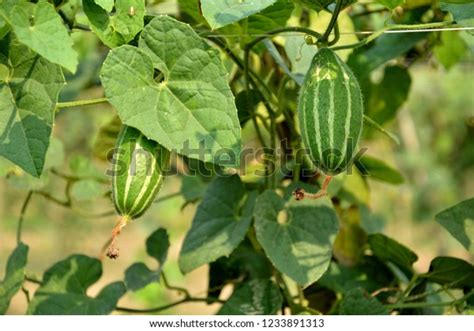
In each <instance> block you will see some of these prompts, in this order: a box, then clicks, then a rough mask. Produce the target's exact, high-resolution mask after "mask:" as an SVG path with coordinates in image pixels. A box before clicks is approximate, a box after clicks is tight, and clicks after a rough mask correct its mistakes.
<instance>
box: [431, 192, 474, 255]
mask: <svg viewBox="0 0 474 331" xmlns="http://www.w3.org/2000/svg"><path fill="white" fill-rule="evenodd" d="M436 222H438V223H439V224H441V226H443V227H444V228H445V229H446V230H447V231H448V232H449V233H450V234H451V235H452V236H453V237H454V238H456V239H457V241H459V242H460V243H461V244H462V245H463V246H464V247H466V249H467V250H468V251H469V252H471V253H473V254H474V198H471V199H468V200H465V201H462V202H460V203H458V204H457V205H455V206H453V207H451V208H448V209H446V210H443V211H442V212H440V213H439V214H437V215H436Z"/></svg>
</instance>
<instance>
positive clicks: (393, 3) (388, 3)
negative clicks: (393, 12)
mask: <svg viewBox="0 0 474 331" xmlns="http://www.w3.org/2000/svg"><path fill="white" fill-rule="evenodd" d="M375 1H377V2H378V3H380V4H381V5H382V6H385V7H387V8H388V9H394V8H395V7H397V6H400V5H402V4H403V3H404V2H405V0H375Z"/></svg>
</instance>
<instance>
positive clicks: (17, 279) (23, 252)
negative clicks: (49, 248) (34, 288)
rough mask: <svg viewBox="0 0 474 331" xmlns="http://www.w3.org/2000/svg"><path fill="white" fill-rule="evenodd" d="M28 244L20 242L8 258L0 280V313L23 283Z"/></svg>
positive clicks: (4, 310) (2, 312)
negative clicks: (3, 275) (0, 280)
mask: <svg viewBox="0 0 474 331" xmlns="http://www.w3.org/2000/svg"><path fill="white" fill-rule="evenodd" d="M27 255H28V246H26V245H24V244H22V243H20V244H19V245H18V247H17V248H15V250H14V251H13V253H12V254H11V255H10V257H9V258H8V262H7V269H6V271H5V278H4V279H3V281H2V282H0V314H5V312H6V311H7V309H8V306H9V305H10V301H11V299H12V298H13V296H14V295H15V294H16V292H18V291H19V290H20V288H21V286H22V285H23V280H24V278H25V266H26V261H27Z"/></svg>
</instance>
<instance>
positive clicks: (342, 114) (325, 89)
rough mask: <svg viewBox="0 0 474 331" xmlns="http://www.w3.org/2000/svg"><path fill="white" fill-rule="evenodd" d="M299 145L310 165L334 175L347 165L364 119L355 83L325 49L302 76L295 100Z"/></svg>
mask: <svg viewBox="0 0 474 331" xmlns="http://www.w3.org/2000/svg"><path fill="white" fill-rule="evenodd" d="M298 114H299V123H300V131H301V135H302V137H303V143H304V144H305V146H306V148H307V149H308V150H309V154H310V157H311V159H312V161H313V163H314V164H315V165H316V167H318V168H319V169H320V170H321V171H322V172H324V173H325V174H326V175H330V176H334V175H337V174H338V173H341V172H342V171H344V170H345V169H346V168H347V167H348V165H349V164H350V162H351V160H352V158H353V156H354V153H355V150H356V145H357V143H358V142H359V138H360V134H361V132H362V123H363V116H364V109H363V100H362V93H361V91H360V87H359V83H358V82H357V79H356V78H355V76H354V74H353V73H352V71H351V70H350V69H349V67H348V66H347V65H346V64H345V63H344V62H343V61H342V60H341V59H340V58H339V57H338V56H337V55H336V53H334V52H333V51H332V50H330V49H328V48H322V49H320V50H319V51H318V52H317V53H316V55H315V56H314V58H313V60H312V62H311V66H310V69H309V71H308V72H307V73H306V76H305V79H304V82H303V85H302V87H301V91H300V96H299V100H298Z"/></svg>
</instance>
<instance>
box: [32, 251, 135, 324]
mask: <svg viewBox="0 0 474 331" xmlns="http://www.w3.org/2000/svg"><path fill="white" fill-rule="evenodd" d="M101 275H102V265H101V263H100V261H99V260H97V259H94V258H90V257H88V256H85V255H72V256H70V257H68V258H67V259H65V260H62V261H60V262H58V263H56V264H54V265H53V266H52V267H51V268H49V269H48V270H46V272H45V274H44V276H43V282H42V284H41V286H40V287H39V288H38V290H37V291H36V292H35V296H34V297H33V299H32V301H31V302H30V304H29V306H28V313H29V314H33V315H103V314H109V313H111V312H112V311H113V310H114V308H115V306H116V305H117V301H118V300H119V299H120V298H121V297H122V296H123V295H124V294H125V291H126V290H125V285H124V284H123V283H122V282H115V283H112V284H109V285H107V286H106V287H104V288H103V289H102V290H101V291H100V292H99V294H98V295H97V296H96V297H94V298H91V297H89V296H87V294H86V293H87V289H88V288H89V287H90V286H91V285H92V284H94V283H95V282H97V281H98V280H99V278H100V276H101Z"/></svg>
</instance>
